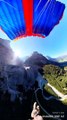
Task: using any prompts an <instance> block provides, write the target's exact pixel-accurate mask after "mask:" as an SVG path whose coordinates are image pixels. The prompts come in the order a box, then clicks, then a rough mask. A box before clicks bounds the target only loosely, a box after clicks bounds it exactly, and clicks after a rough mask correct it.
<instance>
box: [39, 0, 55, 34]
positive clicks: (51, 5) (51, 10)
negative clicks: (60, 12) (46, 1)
mask: <svg viewBox="0 0 67 120" xmlns="http://www.w3.org/2000/svg"><path fill="white" fill-rule="evenodd" d="M54 2H55V0H54V1H52V0H51V3H50V7H49V13H48V14H47V17H46V21H45V29H46V25H47V22H48V19H49V16H50V14H51V15H52V14H53V10H54V6H55V4H54ZM53 5H54V6H53ZM51 17H52V16H51ZM43 20H44V17H43V19H42V21H41V24H40V26H41V25H42V22H43ZM40 26H39V27H40ZM42 32H43V30H42Z"/></svg>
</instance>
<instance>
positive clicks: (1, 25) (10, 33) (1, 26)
mask: <svg viewBox="0 0 67 120" xmlns="http://www.w3.org/2000/svg"><path fill="white" fill-rule="evenodd" d="M1 22H2V21H1V20H0V26H1V29H2V30H3V31H5V33H6V34H7V35H8V37H11V35H10V34H14V33H13V32H12V31H10V34H8V32H7V31H6V30H7V28H8V27H7V26H6V24H5V26H4V25H3V24H1ZM3 27H4V28H5V30H4V29H3ZM14 35H15V34H14Z"/></svg>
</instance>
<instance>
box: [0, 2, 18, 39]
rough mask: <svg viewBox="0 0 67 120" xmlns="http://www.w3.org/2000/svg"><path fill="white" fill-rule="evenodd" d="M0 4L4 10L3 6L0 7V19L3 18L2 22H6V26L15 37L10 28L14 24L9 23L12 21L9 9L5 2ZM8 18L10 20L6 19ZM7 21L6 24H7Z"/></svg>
mask: <svg viewBox="0 0 67 120" xmlns="http://www.w3.org/2000/svg"><path fill="white" fill-rule="evenodd" d="M2 6H4V9H5V10H4V9H3V7H1V8H0V10H1V11H2V14H3V15H1V19H2V18H3V21H4V24H6V27H7V26H8V28H11V31H12V34H13V35H14V37H16V33H15V34H14V32H13V30H12V28H14V26H12V25H11V23H12V24H13V21H12V18H11V16H10V15H11V14H10V12H9V11H10V10H9V9H8V7H6V5H5V4H2ZM5 12H7V13H8V14H6V13H5ZM5 18H6V19H5ZM8 19H10V22H9V21H8ZM5 20H6V22H5ZM7 22H8V24H7ZM15 28H16V27H15ZM8 30H9V29H8Z"/></svg>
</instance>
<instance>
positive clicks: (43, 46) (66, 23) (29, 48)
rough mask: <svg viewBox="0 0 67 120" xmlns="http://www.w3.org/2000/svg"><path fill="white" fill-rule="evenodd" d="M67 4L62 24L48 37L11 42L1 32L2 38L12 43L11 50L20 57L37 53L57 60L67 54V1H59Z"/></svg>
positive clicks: (0, 36) (27, 38) (26, 38)
mask: <svg viewBox="0 0 67 120" xmlns="http://www.w3.org/2000/svg"><path fill="white" fill-rule="evenodd" d="M58 1H61V2H62V3H65V6H66V8H65V11H64V15H63V18H62V20H61V21H60V23H59V24H58V25H57V26H55V27H54V29H53V30H52V31H51V33H50V34H49V36H48V37H46V38H40V37H25V38H22V39H20V40H17V41H11V40H10V39H9V38H8V36H7V35H6V34H5V33H4V32H2V31H1V30H0V38H3V39H7V40H9V41H10V45H11V48H12V49H13V51H14V52H15V53H17V54H18V56H19V57H21V58H23V57H25V56H30V55H31V54H32V53H33V52H34V51H37V52H39V53H41V54H43V55H44V56H50V57H52V58H56V57H58V56H62V55H66V54H67V0H58Z"/></svg>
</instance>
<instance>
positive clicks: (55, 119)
mask: <svg viewBox="0 0 67 120" xmlns="http://www.w3.org/2000/svg"><path fill="white" fill-rule="evenodd" d="M38 90H41V91H42V95H43V90H42V89H41V88H37V89H36V90H35V92H34V93H35V98H36V100H37V102H38V104H39V106H40V107H41V109H42V110H43V111H44V112H45V113H46V114H47V115H48V116H51V114H49V113H48V112H47V111H46V110H45V109H44V108H43V107H42V105H41V104H40V102H39V100H38V98H37V92H38ZM43 97H44V95H43ZM54 120H58V118H54ZM59 120H61V119H60V118H59Z"/></svg>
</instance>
